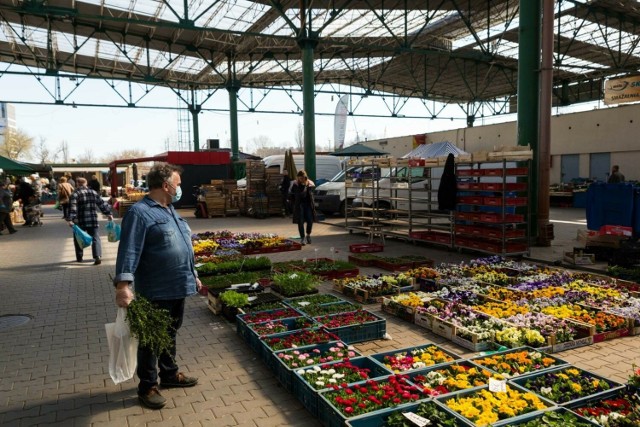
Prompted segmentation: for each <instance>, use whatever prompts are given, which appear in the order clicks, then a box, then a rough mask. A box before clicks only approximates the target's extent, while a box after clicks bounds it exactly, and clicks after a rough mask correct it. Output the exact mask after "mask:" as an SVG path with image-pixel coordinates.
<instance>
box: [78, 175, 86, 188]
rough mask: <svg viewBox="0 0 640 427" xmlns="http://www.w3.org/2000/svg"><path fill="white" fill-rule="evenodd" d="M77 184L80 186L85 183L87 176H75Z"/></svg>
mask: <svg viewBox="0 0 640 427" xmlns="http://www.w3.org/2000/svg"><path fill="white" fill-rule="evenodd" d="M76 181H77V184H78V186H80V187H82V186H83V185H87V178H82V177H79V178H76Z"/></svg>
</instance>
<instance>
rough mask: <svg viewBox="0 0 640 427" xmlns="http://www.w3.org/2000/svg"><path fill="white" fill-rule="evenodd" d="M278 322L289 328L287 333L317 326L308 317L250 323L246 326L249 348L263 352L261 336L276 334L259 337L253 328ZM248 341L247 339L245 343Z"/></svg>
mask: <svg viewBox="0 0 640 427" xmlns="http://www.w3.org/2000/svg"><path fill="white" fill-rule="evenodd" d="M276 322H280V323H282V324H284V325H285V326H286V327H287V331H286V332H290V331H296V330H299V329H305V328H311V327H313V326H315V325H316V322H315V321H314V320H313V319H309V318H308V317H305V316H298V317H290V318H288V319H278V320H274V321H273V322H262V323H250V324H248V325H246V331H247V332H246V333H247V334H248V341H249V346H250V347H251V348H252V349H253V351H255V352H256V353H258V352H260V351H261V349H260V347H261V344H260V337H261V336H265V335H274V334H262V335H258V334H257V333H256V332H255V330H254V329H253V328H254V327H256V326H259V325H266V324H268V323H276ZM301 323H302V324H303V325H302V326H301ZM304 323H307V324H306V325H304ZM279 333H282V332H279ZM246 340H247V338H246V337H245V341H246Z"/></svg>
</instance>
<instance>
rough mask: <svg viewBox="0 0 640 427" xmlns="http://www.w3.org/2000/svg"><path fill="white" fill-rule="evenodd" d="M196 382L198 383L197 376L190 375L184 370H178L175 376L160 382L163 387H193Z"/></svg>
mask: <svg viewBox="0 0 640 427" xmlns="http://www.w3.org/2000/svg"><path fill="white" fill-rule="evenodd" d="M196 384H198V379H197V378H196V377H188V376H186V375H185V374H183V373H182V372H178V374H177V375H176V377H175V378H173V379H171V380H167V381H162V382H161V383H160V385H161V386H162V387H163V388H174V387H193V386H194V385H196Z"/></svg>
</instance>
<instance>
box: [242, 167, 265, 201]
mask: <svg viewBox="0 0 640 427" xmlns="http://www.w3.org/2000/svg"><path fill="white" fill-rule="evenodd" d="M265 177H266V168H265V166H264V163H262V162H261V161H248V162H247V189H246V191H245V196H246V200H245V212H247V213H251V212H258V211H259V212H261V214H262V213H263V212H265V211H266V207H265V206H264V205H265V203H264V198H265V197H266V195H265V193H266V188H265ZM256 204H259V206H254V205H256Z"/></svg>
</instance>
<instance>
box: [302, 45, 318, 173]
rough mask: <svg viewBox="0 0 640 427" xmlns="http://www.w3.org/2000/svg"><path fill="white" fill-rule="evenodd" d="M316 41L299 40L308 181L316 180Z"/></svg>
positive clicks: (305, 160) (305, 163)
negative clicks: (314, 54) (314, 63)
mask: <svg viewBox="0 0 640 427" xmlns="http://www.w3.org/2000/svg"><path fill="white" fill-rule="evenodd" d="M317 43H318V42H317V40H311V39H306V40H301V41H300V46H301V47H302V112H303V124H304V168H305V170H306V171H307V175H308V176H309V179H311V180H312V181H314V180H315V179H316V123H315V91H314V89H315V88H314V86H315V81H314V80H315V78H314V70H313V51H314V49H315V46H316V45H317Z"/></svg>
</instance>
